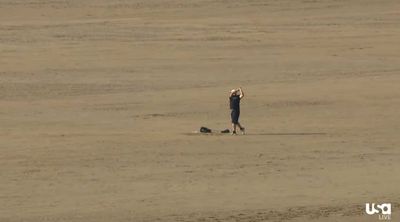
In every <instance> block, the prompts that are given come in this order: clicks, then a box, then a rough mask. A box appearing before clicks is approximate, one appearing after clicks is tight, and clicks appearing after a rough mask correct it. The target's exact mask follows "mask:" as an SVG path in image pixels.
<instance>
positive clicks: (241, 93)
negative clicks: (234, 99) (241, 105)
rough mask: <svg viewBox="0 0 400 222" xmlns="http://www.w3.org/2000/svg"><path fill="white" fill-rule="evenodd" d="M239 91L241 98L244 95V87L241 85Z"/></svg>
mask: <svg viewBox="0 0 400 222" xmlns="http://www.w3.org/2000/svg"><path fill="white" fill-rule="evenodd" d="M239 92H240V98H243V97H244V92H243V90H242V87H239Z"/></svg>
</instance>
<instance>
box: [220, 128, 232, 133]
mask: <svg viewBox="0 0 400 222" xmlns="http://www.w3.org/2000/svg"><path fill="white" fill-rule="evenodd" d="M230 132H231V131H230V130H229V129H226V130H222V131H221V133H230Z"/></svg>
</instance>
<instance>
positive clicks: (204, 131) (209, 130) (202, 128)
mask: <svg viewBox="0 0 400 222" xmlns="http://www.w3.org/2000/svg"><path fill="white" fill-rule="evenodd" d="M211 132H212V131H211V129H209V128H207V127H204V126H202V127H201V128H200V133H211Z"/></svg>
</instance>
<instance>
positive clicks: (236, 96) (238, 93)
mask: <svg viewBox="0 0 400 222" xmlns="http://www.w3.org/2000/svg"><path fill="white" fill-rule="evenodd" d="M243 97H244V93H243V90H242V87H239V89H232V90H231V93H230V95H229V107H230V109H231V120H232V135H236V127H237V126H238V127H239V129H240V131H241V132H242V134H245V129H244V127H243V126H242V125H240V123H239V116H240V100H241V99H242V98H243Z"/></svg>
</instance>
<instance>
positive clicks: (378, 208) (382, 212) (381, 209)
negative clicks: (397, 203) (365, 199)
mask: <svg viewBox="0 0 400 222" xmlns="http://www.w3.org/2000/svg"><path fill="white" fill-rule="evenodd" d="M365 212H366V213H367V214H368V215H374V214H378V218H379V220H390V219H391V216H392V204H390V203H383V204H377V205H375V203H372V204H369V203H366V204H365Z"/></svg>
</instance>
